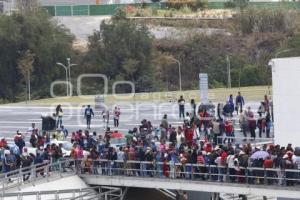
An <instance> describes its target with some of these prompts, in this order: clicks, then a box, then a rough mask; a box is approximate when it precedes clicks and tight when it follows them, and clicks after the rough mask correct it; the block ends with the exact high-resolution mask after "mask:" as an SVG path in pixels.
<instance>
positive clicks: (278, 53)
mask: <svg viewBox="0 0 300 200" xmlns="http://www.w3.org/2000/svg"><path fill="white" fill-rule="evenodd" d="M291 50H293V49H284V50H282V51H279V52H277V53H276V54H275V58H277V57H278V56H279V55H280V54H282V53H285V52H289V51H291Z"/></svg>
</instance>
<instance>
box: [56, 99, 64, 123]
mask: <svg viewBox="0 0 300 200" xmlns="http://www.w3.org/2000/svg"><path fill="white" fill-rule="evenodd" d="M63 115H64V112H63V110H62V108H61V105H60V104H59V105H57V107H56V110H55V116H56V128H61V126H62V118H63Z"/></svg>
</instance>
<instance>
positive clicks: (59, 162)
mask: <svg viewBox="0 0 300 200" xmlns="http://www.w3.org/2000/svg"><path fill="white" fill-rule="evenodd" d="M58 167H59V169H58V170H59V176H60V178H62V173H61V160H58Z"/></svg>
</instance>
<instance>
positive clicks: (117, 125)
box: [114, 106, 121, 127]
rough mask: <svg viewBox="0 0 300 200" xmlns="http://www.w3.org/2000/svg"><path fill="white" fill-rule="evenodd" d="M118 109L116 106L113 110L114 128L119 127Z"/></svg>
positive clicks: (119, 113)
mask: <svg viewBox="0 0 300 200" xmlns="http://www.w3.org/2000/svg"><path fill="white" fill-rule="evenodd" d="M120 115H121V112H120V108H118V107H117V106H116V107H115V109H114V126H115V127H119V119H120Z"/></svg>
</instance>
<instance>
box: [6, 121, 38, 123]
mask: <svg viewBox="0 0 300 200" xmlns="http://www.w3.org/2000/svg"><path fill="white" fill-rule="evenodd" d="M1 123H5V124H29V123H28V122H21V121H19V122H18V121H0V124H1ZM32 123H36V124H40V123H41V122H36V121H33V122H32Z"/></svg>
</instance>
